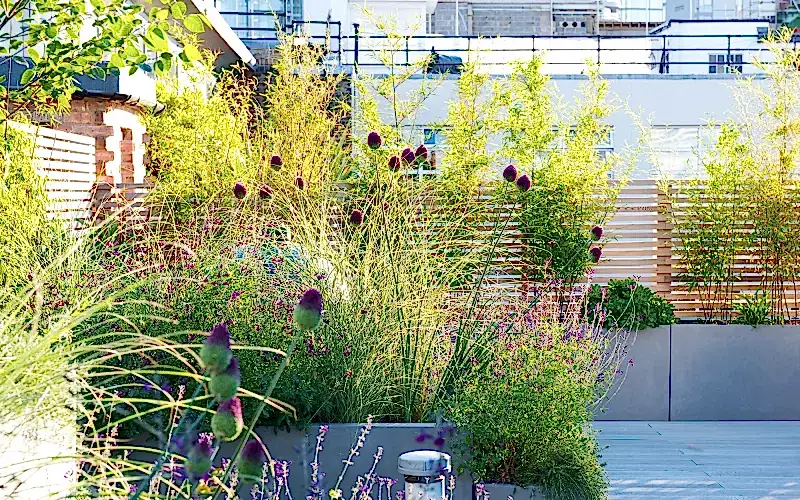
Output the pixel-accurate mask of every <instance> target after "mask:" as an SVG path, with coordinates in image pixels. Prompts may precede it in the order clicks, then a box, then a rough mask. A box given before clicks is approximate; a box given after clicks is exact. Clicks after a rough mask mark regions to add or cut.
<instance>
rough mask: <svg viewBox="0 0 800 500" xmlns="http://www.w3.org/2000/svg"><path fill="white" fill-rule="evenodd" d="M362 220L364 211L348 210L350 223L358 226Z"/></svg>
mask: <svg viewBox="0 0 800 500" xmlns="http://www.w3.org/2000/svg"><path fill="white" fill-rule="evenodd" d="M362 222H364V213H363V212H362V211H361V210H359V209H355V210H353V211H352V212H350V224H352V225H354V226H359V225H361V223H362Z"/></svg>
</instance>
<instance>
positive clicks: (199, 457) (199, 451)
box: [186, 438, 214, 480]
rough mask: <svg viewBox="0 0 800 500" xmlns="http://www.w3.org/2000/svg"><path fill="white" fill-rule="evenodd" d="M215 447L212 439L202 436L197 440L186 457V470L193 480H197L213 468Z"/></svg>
mask: <svg viewBox="0 0 800 500" xmlns="http://www.w3.org/2000/svg"><path fill="white" fill-rule="evenodd" d="M213 454H214V447H213V444H212V442H211V440H210V439H204V438H200V439H198V440H197V441H195V443H194V445H193V446H192V449H191V450H189V454H188V456H187V457H186V472H187V473H188V474H189V477H190V478H191V479H192V480H196V479H198V478H200V477H202V476H204V475H206V474H208V471H210V470H211V455H213Z"/></svg>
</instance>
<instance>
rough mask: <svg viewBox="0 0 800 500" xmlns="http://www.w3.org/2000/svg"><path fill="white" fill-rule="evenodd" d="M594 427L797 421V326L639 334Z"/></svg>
mask: <svg viewBox="0 0 800 500" xmlns="http://www.w3.org/2000/svg"><path fill="white" fill-rule="evenodd" d="M627 357H628V358H631V359H633V361H634V364H633V366H627V365H626V364H623V367H622V368H621V369H622V370H624V371H625V373H624V374H623V375H621V376H619V378H618V379H617V381H616V382H615V386H614V388H612V391H611V398H610V399H609V400H607V401H604V402H602V403H601V406H605V408H606V409H605V411H604V412H601V413H598V414H597V416H596V418H597V420H656V421H666V420H800V384H798V383H797V381H798V380H800V327H798V326H762V327H758V328H752V327H750V326H747V325H693V324H678V325H672V326H671V327H668V326H664V327H659V328H655V329H650V330H643V331H640V332H638V334H637V335H636V337H635V339H634V340H633V342H632V343H630V344H629V351H628V356H627Z"/></svg>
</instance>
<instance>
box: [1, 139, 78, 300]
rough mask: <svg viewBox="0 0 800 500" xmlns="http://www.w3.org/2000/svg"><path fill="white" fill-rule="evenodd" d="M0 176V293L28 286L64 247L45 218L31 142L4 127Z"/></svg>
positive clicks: (61, 233) (53, 223)
mask: <svg viewBox="0 0 800 500" xmlns="http://www.w3.org/2000/svg"><path fill="white" fill-rule="evenodd" d="M0 147H2V153H1V154H2V158H1V159H0V160H1V161H2V163H3V170H2V175H1V176H0V290H2V288H3V287H7V288H11V289H15V288H17V287H19V286H21V285H26V284H29V283H30V281H31V276H33V275H40V274H41V273H42V272H43V270H44V269H45V268H46V267H47V266H48V264H49V263H50V261H51V260H52V259H53V258H54V257H55V255H56V254H57V252H58V247H59V246H60V245H62V244H63V243H64V240H63V238H64V236H65V234H64V231H63V230H62V227H61V224H60V222H59V221H57V220H56V221H53V220H51V219H49V218H48V217H47V207H48V204H49V200H48V197H47V193H46V192H45V180H44V177H42V176H41V175H40V174H39V173H38V172H37V171H36V169H35V166H34V162H33V147H34V146H33V140H32V139H31V138H30V137H29V136H28V135H27V134H26V133H24V132H22V131H20V130H16V129H14V128H11V127H6V131H5V134H4V139H3V141H2V146H0Z"/></svg>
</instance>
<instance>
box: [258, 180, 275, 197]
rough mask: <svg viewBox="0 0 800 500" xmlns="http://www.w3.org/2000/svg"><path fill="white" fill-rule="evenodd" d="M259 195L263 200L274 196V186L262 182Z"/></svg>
mask: <svg viewBox="0 0 800 500" xmlns="http://www.w3.org/2000/svg"><path fill="white" fill-rule="evenodd" d="M258 197H259V198H261V199H262V200H266V199H267V198H270V197H272V188H271V187H269V186H267V185H266V184H262V185H261V188H259V190H258Z"/></svg>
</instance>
